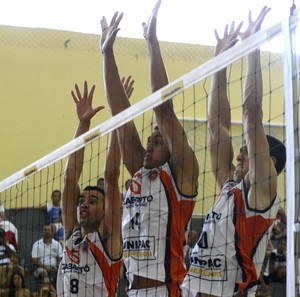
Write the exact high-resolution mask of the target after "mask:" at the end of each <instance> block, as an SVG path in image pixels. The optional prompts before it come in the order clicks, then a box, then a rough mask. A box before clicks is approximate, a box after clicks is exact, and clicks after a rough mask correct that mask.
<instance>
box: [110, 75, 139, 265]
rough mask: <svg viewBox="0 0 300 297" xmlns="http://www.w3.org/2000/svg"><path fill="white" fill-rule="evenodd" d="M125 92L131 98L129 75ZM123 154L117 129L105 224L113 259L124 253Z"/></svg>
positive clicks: (112, 151)
mask: <svg viewBox="0 0 300 297" xmlns="http://www.w3.org/2000/svg"><path fill="white" fill-rule="evenodd" d="M122 84H123V86H124V89H125V93H126V94H127V96H128V98H130V96H131V94H132V92H133V89H134V88H133V84H134V80H132V79H131V76H129V77H128V78H127V79H125V78H122ZM120 165H121V154H120V147H119V142H118V135H117V132H116V130H114V131H113V132H112V133H111V137H110V144H109V148H108V152H107V155H106V162H105V175H104V176H105V192H106V203H105V226H106V232H107V236H108V240H107V251H108V253H109V254H110V256H111V257H112V258H113V259H116V258H119V257H120V256H121V255H122V246H121V222H122V200H121V192H120V188H119V182H118V181H119V176H120Z"/></svg>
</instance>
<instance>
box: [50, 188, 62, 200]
mask: <svg viewBox="0 0 300 297" xmlns="http://www.w3.org/2000/svg"><path fill="white" fill-rule="evenodd" d="M54 193H59V194H60V195H61V191H60V190H54V191H52V193H51V198H53V195H54Z"/></svg>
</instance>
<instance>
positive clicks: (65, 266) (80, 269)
mask: <svg viewBox="0 0 300 297" xmlns="http://www.w3.org/2000/svg"><path fill="white" fill-rule="evenodd" d="M61 270H62V272H63V273H68V272H69V273H70V272H75V273H78V274H85V273H88V272H89V271H90V270H91V268H90V266H89V265H85V266H78V265H76V264H74V263H62V264H61Z"/></svg>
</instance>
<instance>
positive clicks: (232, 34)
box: [215, 22, 243, 56]
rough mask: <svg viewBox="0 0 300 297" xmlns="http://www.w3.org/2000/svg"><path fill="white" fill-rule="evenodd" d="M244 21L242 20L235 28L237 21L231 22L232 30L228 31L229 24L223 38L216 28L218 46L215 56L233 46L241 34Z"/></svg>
mask: <svg viewBox="0 0 300 297" xmlns="http://www.w3.org/2000/svg"><path fill="white" fill-rule="evenodd" d="M242 25H243V22H241V23H240V24H239V25H238V27H237V28H236V29H235V22H232V23H231V26H230V30H229V32H228V25H226V26H225V29H224V35H223V38H220V37H219V34H218V32H217V30H215V36H216V39H217V42H218V43H217V46H216V49H215V56H217V55H219V54H221V53H223V52H225V51H226V50H227V49H229V48H231V47H233V46H234V45H235V44H236V43H237V42H238V41H239V39H238V38H237V37H238V35H239V34H240V30H241V28H242Z"/></svg>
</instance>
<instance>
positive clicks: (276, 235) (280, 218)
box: [271, 206, 287, 247]
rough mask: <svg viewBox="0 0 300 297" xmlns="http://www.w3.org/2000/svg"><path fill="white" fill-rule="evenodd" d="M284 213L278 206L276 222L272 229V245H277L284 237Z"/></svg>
mask: <svg viewBox="0 0 300 297" xmlns="http://www.w3.org/2000/svg"><path fill="white" fill-rule="evenodd" d="M286 231H287V230H286V214H285V211H284V209H283V208H282V207H281V206H280V207H279V209H278V212H277V216H276V222H275V224H274V226H273V229H272V234H271V240H272V243H273V245H274V247H277V244H278V241H279V240H281V239H282V238H286Z"/></svg>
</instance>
